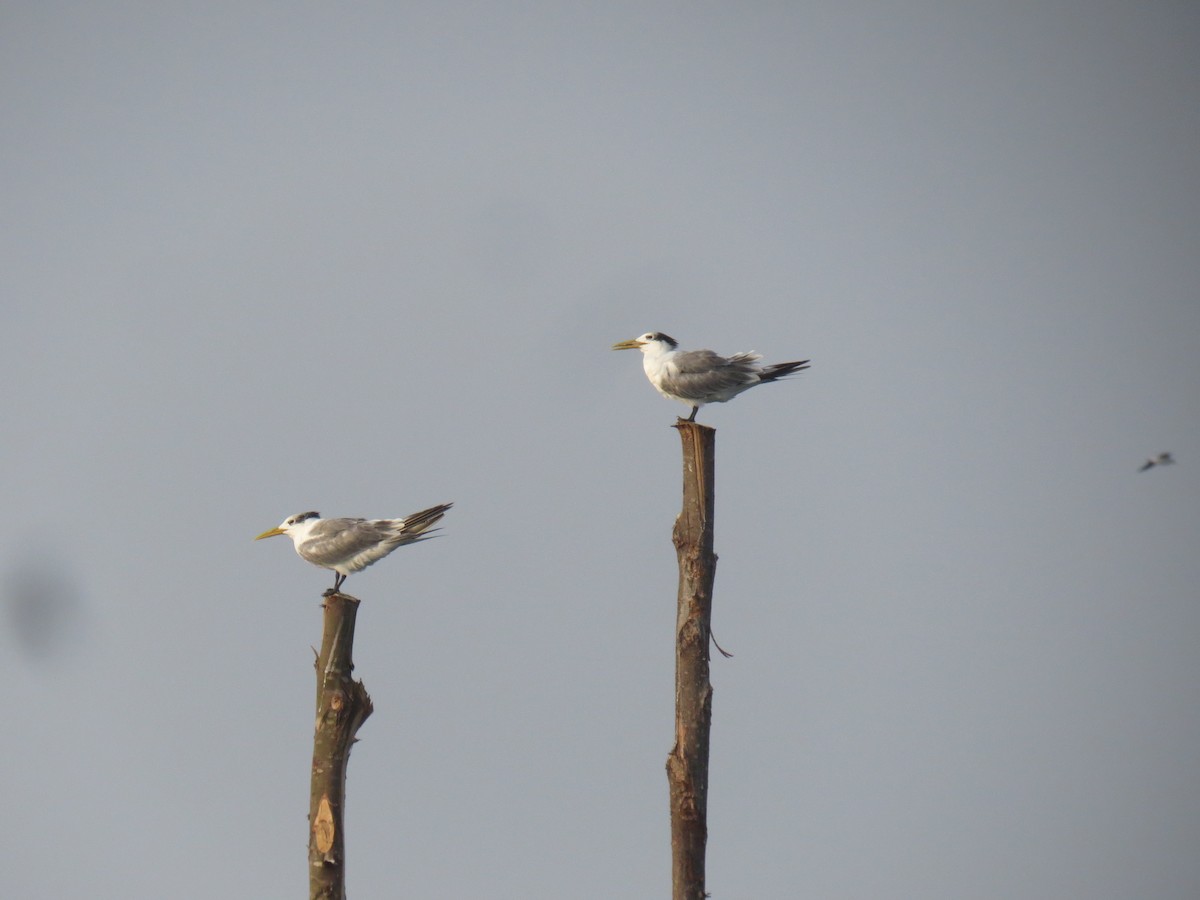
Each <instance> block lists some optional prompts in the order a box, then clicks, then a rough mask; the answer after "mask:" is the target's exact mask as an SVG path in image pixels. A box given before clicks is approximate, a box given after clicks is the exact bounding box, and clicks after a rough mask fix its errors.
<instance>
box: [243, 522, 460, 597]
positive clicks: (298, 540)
mask: <svg viewBox="0 0 1200 900" xmlns="http://www.w3.org/2000/svg"><path fill="white" fill-rule="evenodd" d="M453 505H454V504H452V503H443V504H441V505H440V506H431V507H429V509H423V510H421V511H420V512H416V513H413V514H412V515H411V516H405V517H404V518H403V519H322V518H321V514H320V513H318V512H302V513H297V514H296V515H294V516H289V517H288V518H286V519H284V520H283V521H282V522H281V523H280V524H279V525H276V526H275V527H274V528H272V529H270V530H268V531H264V532H263V533H262V534H260V535H259V536H258V537H256V538H255V540H256V541H261V540H262V539H263V538H269V537H274V536H275V535H277V534H286V535H287V536H288V537H290V538H291V539H292V543H293V544H295V546H296V552H297V553H298V554H300V558H301V559H306V560H308V561H309V562H310V563H312V564H313V565H314V566H320V567H321V568H322V569H332V570H333V572H334V573H335V575H334V579H333V587H332V588H331V589H330V590H328V591H326V592H325V593H326V594H336V593H337V591H338V588H340V587H341V586H342V582H343V581H345V580H346V576H347V575H349V574H350V573H351V572H359V571H361V570H363V569H365V568H366V567H367V566H369V565H371V564H372V563H374V562H378V561H379V560H381V559H383V558H384V557H385V556H387V555H388V554H389V553H391V552H392V551H393V550H395V549H396V548H397V547H403V546H404V545H405V544H415V543H416V542H417V541H424V540H427V539H429V538H431V537H433V534H432V533H431V532H430V529H431V528H432V530H433V531H437V530H438V529H436V528H433V526H434V525H436V524H437V523H438V522H439V521H441V518H442V516H444V515H445V514H446V510H448V509H449V508H450V507H451V506H453Z"/></svg>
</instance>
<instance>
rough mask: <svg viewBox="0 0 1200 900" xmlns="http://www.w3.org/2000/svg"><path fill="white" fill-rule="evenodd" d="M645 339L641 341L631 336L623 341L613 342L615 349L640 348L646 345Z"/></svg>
mask: <svg viewBox="0 0 1200 900" xmlns="http://www.w3.org/2000/svg"><path fill="white" fill-rule="evenodd" d="M645 343H646V342H645V341H639V340H638V339H637V338H630V339H629V340H627V341H621V342H620V343H618V344H613V345H612V348H613V349H614V350H638V349H640V348H641V347H643V346H644V345H645Z"/></svg>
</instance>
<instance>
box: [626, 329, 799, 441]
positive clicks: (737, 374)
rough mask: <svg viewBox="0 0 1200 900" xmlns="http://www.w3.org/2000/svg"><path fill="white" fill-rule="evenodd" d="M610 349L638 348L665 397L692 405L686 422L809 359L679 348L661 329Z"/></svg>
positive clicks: (775, 378)
mask: <svg viewBox="0 0 1200 900" xmlns="http://www.w3.org/2000/svg"><path fill="white" fill-rule="evenodd" d="M613 349H614V350H641V351H642V368H643V369H645V370H646V377H647V378H649V379H650V383H651V384H652V385H654V387H655V388H657V389H658V392H659V393H660V394H662V395H663V396H664V397H666V398H667V399H668V400H678V401H679V402H680V403H686V404H687V405H688V406H690V407H691V408H692V414H691V415H690V416H688V417H687V421H689V422H695V421H696V413H697V412H698V411H699V410H700V407H702V406H704V404H706V403H724V402H725V401H727V400H732V399H733V398H734V397H736V396H737V395H738V394H740V393H742V391H748V390H750V388H752V387H756V386H758V385H760V384H766V383H767V382H770V381H776V380H778V379H780V378H783V377H784V376H786V375H791V374H793V373H794V372H799V371H801V370H803V369H807V368H808V363H809V361H808V360H807V359H803V360H800V361H798V362H785V363H774V364H773V365H767V366H763V365H759V363H758V361H759V360H760V359H762V357H761V356H759V355H758V354H757V353H735V354H733V356H718V355H717V354H716V353H713V352H712V351H711V350H680V349H679V343H678V342H677V341H676V340H675V339H674V338H672V337H670V336H668V335H665V334H663V333H662V332H661V331H651V332H649V333H647V334H643V335H642V336H641V337H638V338H631V339H630V340H628V341H621V342H620V343H618V344H613ZM681 418H682V417H681Z"/></svg>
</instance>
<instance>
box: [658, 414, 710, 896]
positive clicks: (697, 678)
mask: <svg viewBox="0 0 1200 900" xmlns="http://www.w3.org/2000/svg"><path fill="white" fill-rule="evenodd" d="M675 427H676V428H677V429H679V437H680V440H681V441H682V442H683V510H682V512H680V514H679V518H678V519H676V520H675V528H674V531H673V532H672V537H673V539H674V542H675V552H676V554H677V555H678V557H679V598H678V612H677V618H676V620H675V746H674V748H673V749H672V750H671V753H670V755H669V756H668V757H667V783H668V785H669V787H670V794H671V889H672V890H671V897H672V900H703V898H704V896H705V892H704V849H705V844H706V842H707V840H708V746H709V743H708V740H709V728H710V725H711V722H712V685H711V684H710V683H709V680H708V641H709V636H710V634H711V633H712V628H711V622H712V587H713V577H714V576H715V575H716V569H717V556H716V554H715V553H714V552H713V492H714V474H713V472H714V466H713V458H714V454H715V452H716V451H715V439H716V434H717V432H716V430H715V429H713V428H709V427H708V426H706V425H700V424H698V423H696V422H688V421H686V420H684V419H680V420H679V421H678V422H677V423H676V425H675Z"/></svg>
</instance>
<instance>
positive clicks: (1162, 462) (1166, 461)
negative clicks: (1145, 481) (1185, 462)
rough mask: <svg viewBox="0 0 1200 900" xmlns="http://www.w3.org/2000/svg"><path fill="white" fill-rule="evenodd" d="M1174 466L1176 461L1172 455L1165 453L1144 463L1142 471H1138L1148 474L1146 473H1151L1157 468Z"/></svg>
mask: <svg viewBox="0 0 1200 900" xmlns="http://www.w3.org/2000/svg"><path fill="white" fill-rule="evenodd" d="M1174 464H1175V460H1173V459H1172V458H1171V454H1170V453H1165V452H1164V453H1160V454H1158V456H1152V457H1150V458H1149V459H1148V460H1146V461H1145V462H1144V463H1142V467H1141V468H1140V469H1138V471H1139V472H1146V471H1149V470H1150V469H1153V468H1154V467H1155V466H1172V465H1174Z"/></svg>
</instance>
